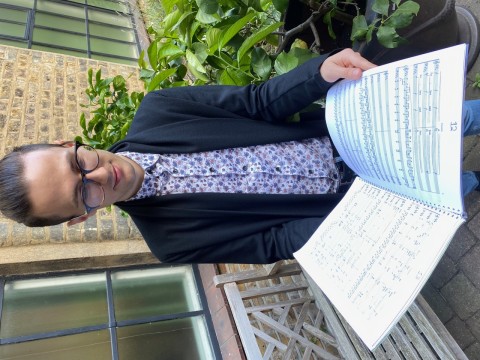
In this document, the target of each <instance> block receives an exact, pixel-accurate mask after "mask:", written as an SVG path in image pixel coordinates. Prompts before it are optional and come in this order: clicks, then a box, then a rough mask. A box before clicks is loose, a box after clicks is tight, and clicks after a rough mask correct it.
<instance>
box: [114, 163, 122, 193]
mask: <svg viewBox="0 0 480 360" xmlns="http://www.w3.org/2000/svg"><path fill="white" fill-rule="evenodd" d="M112 169H113V175H114V177H115V179H114V184H113V189H114V190H115V188H116V187H117V185H118V183H119V182H120V178H121V173H120V170H118V169H117V168H116V167H115V166H113V165H112Z"/></svg>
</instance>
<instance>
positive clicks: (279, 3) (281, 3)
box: [272, 0, 288, 13]
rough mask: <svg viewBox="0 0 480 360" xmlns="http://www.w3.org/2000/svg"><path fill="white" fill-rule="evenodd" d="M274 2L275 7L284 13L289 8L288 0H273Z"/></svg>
mask: <svg viewBox="0 0 480 360" xmlns="http://www.w3.org/2000/svg"><path fill="white" fill-rule="evenodd" d="M272 3H273V6H274V7H275V9H277V11H279V12H281V13H284V12H285V10H287V7H288V0H273V1H272Z"/></svg>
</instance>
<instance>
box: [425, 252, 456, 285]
mask: <svg viewBox="0 0 480 360" xmlns="http://www.w3.org/2000/svg"><path fill="white" fill-rule="evenodd" d="M457 273H458V266H457V265H456V264H455V263H454V262H453V260H452V259H450V257H449V256H448V255H444V256H443V257H442V258H441V259H440V262H439V263H438V265H437V266H436V267H435V269H434V270H433V273H432V275H431V276H430V280H429V282H430V284H432V285H433V287H435V288H436V289H441V288H442V287H443V286H444V285H445V284H446V283H447V282H448V281H449V280H450V279H452V278H453V277H454V276H455V275H456V274H457Z"/></svg>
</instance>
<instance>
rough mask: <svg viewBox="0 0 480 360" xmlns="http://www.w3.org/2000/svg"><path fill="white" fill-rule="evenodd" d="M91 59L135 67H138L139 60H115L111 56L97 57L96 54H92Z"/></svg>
mask: <svg viewBox="0 0 480 360" xmlns="http://www.w3.org/2000/svg"><path fill="white" fill-rule="evenodd" d="M91 58H92V59H95V60H102V61H108V62H113V63H117V64H125V65H131V66H135V67H137V66H138V60H127V59H119V58H114V57H110V56H101V55H95V54H92V56H91Z"/></svg>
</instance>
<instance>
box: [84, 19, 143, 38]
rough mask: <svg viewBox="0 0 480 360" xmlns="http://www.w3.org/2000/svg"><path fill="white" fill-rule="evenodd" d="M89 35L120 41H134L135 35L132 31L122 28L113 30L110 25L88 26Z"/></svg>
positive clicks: (90, 24)
mask: <svg viewBox="0 0 480 360" xmlns="http://www.w3.org/2000/svg"><path fill="white" fill-rule="evenodd" d="M88 29H89V30H90V35H97V36H103V37H106V38H109V39H115V40H122V41H132V42H133V41H135V33H134V32H133V30H127V29H123V28H115V27H113V26H111V25H100V24H92V23H91V22H90V23H89V24H88Z"/></svg>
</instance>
